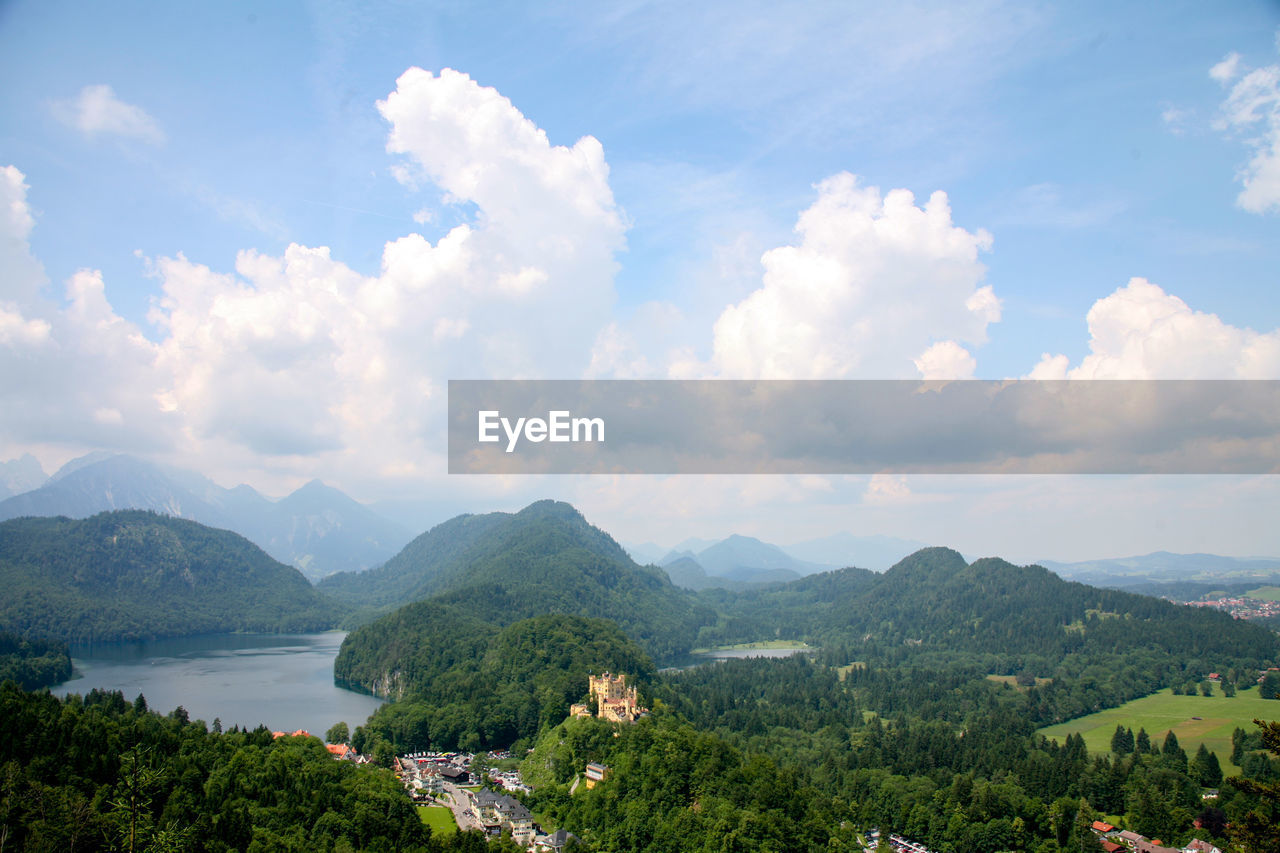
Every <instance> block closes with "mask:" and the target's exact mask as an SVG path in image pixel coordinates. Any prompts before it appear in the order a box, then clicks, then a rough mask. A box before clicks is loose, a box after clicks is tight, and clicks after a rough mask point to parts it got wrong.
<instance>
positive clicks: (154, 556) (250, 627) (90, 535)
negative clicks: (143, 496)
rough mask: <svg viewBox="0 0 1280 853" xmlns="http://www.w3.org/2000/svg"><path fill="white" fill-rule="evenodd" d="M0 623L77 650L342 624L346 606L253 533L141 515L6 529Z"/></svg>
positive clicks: (0, 548)
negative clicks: (83, 644) (76, 645)
mask: <svg viewBox="0 0 1280 853" xmlns="http://www.w3.org/2000/svg"><path fill="white" fill-rule="evenodd" d="M0 584H3V587H4V589H5V591H6V594H5V596H4V598H3V601H0V627H2V628H4V629H6V630H10V631H14V632H16V633H19V634H23V635H27V636H36V637H47V638H52V639H58V640H63V641H68V642H77V641H90V640H92V641H114V640H125V639H137V638H147V637H176V636H184V635H190V634H207V633H219V632H228V631H304V630H318V629H323V628H328V627H332V626H333V625H334V624H335V622H336V621H337V616H338V607H337V605H335V604H334V603H333V602H332V601H330V600H328V599H326V598H325V597H324V596H322V595H321V594H320V593H318V592H316V590H315V589H314V588H312V586H311V584H309V583H308V582H307V580H306V578H304V577H303V576H302V575H301V574H300V573H299V572H298V570H297V569H294V568H290V567H289V566H285V565H283V564H281V563H278V562H276V561H275V560H273V559H271V558H270V557H268V556H267V555H266V554H265V553H264V552H263V551H262V549H260V548H259V547H258V546H256V545H254V544H253V543H251V542H249V541H248V540H247V539H244V538H243V537H241V536H239V535H237V534H235V533H231V532H230V531H226V530H216V529H213V528H210V527H205V526H203V525H200V524H197V523H196V522H194V521H187V520H185V519H180V518H172V517H169V516H164V515H157V514H155V513H152V512H147V511H142V510H124V511H117V512H105V513H101V514H99V515H95V516H93V517H91V518H86V519H82V520H73V519H69V518H65V517H58V518H17V519H11V520H9V521H6V522H3V523H0Z"/></svg>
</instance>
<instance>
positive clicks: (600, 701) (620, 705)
mask: <svg viewBox="0 0 1280 853" xmlns="http://www.w3.org/2000/svg"><path fill="white" fill-rule="evenodd" d="M587 684H588V687H589V688H590V690H591V698H592V700H593V701H594V702H595V703H596V716H597V717H599V718H600V719H602V720H608V721H609V722H612V723H634V722H635V721H636V718H637V717H640V716H643V715H644V714H647V713H649V709H648V708H642V707H640V702H639V700H638V699H637V698H636V689H635V688H634V687H628V686H627V679H626V676H623V675H613V674H611V673H609V672H602V673H601V674H600V675H590V676H587ZM569 713H570V714H572V715H573V716H575V717H589V716H591V708H590V706H588V705H574V706H573V707H571V708H570V709H569Z"/></svg>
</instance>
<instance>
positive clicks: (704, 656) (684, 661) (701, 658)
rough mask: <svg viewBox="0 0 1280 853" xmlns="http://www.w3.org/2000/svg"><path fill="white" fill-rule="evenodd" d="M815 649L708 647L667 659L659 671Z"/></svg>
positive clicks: (778, 656)
mask: <svg viewBox="0 0 1280 853" xmlns="http://www.w3.org/2000/svg"><path fill="white" fill-rule="evenodd" d="M816 651H817V649H814V648H811V647H809V646H787V647H779V648H754V649H708V650H706V651H699V652H690V653H689V654H687V655H684V656H682V657H680V658H677V659H676V660H673V661H668V662H667V664H666V666H664V667H662V669H661V670H660V671H661V672H679V671H680V670H682V669H692V668H693V667H695V666H702V665H703V664H708V663H720V662H721V661H726V660H738V659H741V658H789V657H791V656H792V655H799V654H805V653H807V652H816Z"/></svg>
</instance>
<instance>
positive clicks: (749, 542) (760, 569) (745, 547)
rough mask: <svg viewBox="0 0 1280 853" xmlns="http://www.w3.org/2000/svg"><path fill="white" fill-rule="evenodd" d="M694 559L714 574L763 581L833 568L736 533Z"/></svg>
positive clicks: (786, 579) (792, 577)
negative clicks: (802, 558) (808, 561)
mask: <svg viewBox="0 0 1280 853" xmlns="http://www.w3.org/2000/svg"><path fill="white" fill-rule="evenodd" d="M695 559H697V561H698V565H700V566H702V568H703V569H704V570H705V571H706V573H707V574H709V575H712V576H713V577H722V578H729V579H730V580H739V581H754V582H765V583H769V582H775V581H789V580H795V579H796V578H798V577H801V576H802V575H808V574H813V573H814V572H820V571H826V570H828V569H830V568H832V567H831V566H823V565H818V564H816V563H807V562H805V561H804V560H797V559H796V558H795V557H792V556H791V555H790V554H788V553H786V552H785V551H783V550H782V549H781V548H779V547H778V546H777V545H770V544H769V543H767V542H761V541H760V540H759V539H756V538H754V537H752V536H739V535H737V534H734V535H733V536H730V537H728V538H726V539H722V540H720V541H719V542H717V543H716V544H714V545H712V546H710V547H709V548H704V549H703V550H701V551H699V552H698V553H697V556H696V558H695Z"/></svg>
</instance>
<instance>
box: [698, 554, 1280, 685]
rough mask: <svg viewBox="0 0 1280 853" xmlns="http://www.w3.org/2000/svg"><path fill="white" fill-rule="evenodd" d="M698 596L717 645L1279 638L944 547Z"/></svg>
mask: <svg viewBox="0 0 1280 853" xmlns="http://www.w3.org/2000/svg"><path fill="white" fill-rule="evenodd" d="M702 596H703V597H704V600H708V601H709V602H712V603H715V604H717V605H718V606H719V607H720V608H721V609H722V610H723V611H724V612H725V613H726V618H725V620H724V621H723V622H722V623H721V625H720V626H719V628H718V630H719V635H718V636H713V637H711V638H710V639H712V640H718V641H721V642H740V641H745V640H751V639H759V638H762V637H774V636H781V637H785V638H789V639H791V638H793V639H805V640H811V641H815V642H818V643H820V644H836V643H839V644H861V643H863V642H865V641H874V642H876V643H878V644H880V645H881V646H893V645H899V646H900V645H902V644H912V645H923V646H926V647H934V648H938V649H943V650H947V651H964V652H971V653H989V654H1034V655H1042V656H1045V657H1061V656H1063V655H1066V654H1069V653H1072V652H1074V651H1080V650H1083V649H1095V650H1098V651H1107V652H1110V651H1112V650H1114V649H1117V648H1122V649H1124V648H1127V649H1133V648H1145V647H1150V648H1159V649H1178V650H1180V653H1182V654H1185V655H1187V656H1191V657H1210V658H1212V657H1214V656H1216V655H1221V656H1230V657H1236V658H1241V657H1243V658H1250V659H1258V660H1263V659H1271V658H1274V657H1275V656H1276V655H1277V653H1278V651H1280V636H1277V635H1276V634H1275V633H1273V632H1271V631H1268V630H1266V629H1265V628H1262V627H1260V626H1257V625H1252V624H1249V623H1245V622H1241V621H1239V620H1235V619H1232V618H1231V617H1230V616H1229V615H1227V614H1225V613H1220V612H1217V611H1210V610H1208V609H1205V608H1190V607H1183V606H1180V605H1175V604H1172V603H1170V602H1167V601H1161V600H1159V599H1154V598H1148V597H1146V596H1141V595H1136V594H1133V593H1128V592H1122V591H1118V590H1111V589H1099V588H1096V587H1091V586H1086V585H1084V584H1080V583H1075V582H1069V581H1064V580H1063V579H1061V578H1059V577H1058V576H1056V575H1054V574H1053V573H1052V572H1050V571H1048V570H1047V569H1044V568H1042V567H1040V566H1015V565H1013V564H1011V563H1008V562H1006V561H1004V560H1001V559H997V558H986V559H982V560H977V561H975V562H973V563H971V564H967V563H966V562H965V560H964V558H963V557H962V556H961V555H960V554H959V553H957V552H955V551H952V550H950V549H947V548H927V549H923V550H921V551H918V552H916V553H915V554H912V555H911V556H909V557H907V558H906V559H904V560H902V561H900V562H899V563H898V564H897V565H895V566H893V567H892V568H890V569H889V570H888V571H886V572H885V573H884V574H881V575H876V574H874V573H871V572H867V571H865V570H861V569H842V570H840V571H836V572H829V573H825V574H820V575H813V576H811V577H807V578H803V579H801V580H799V581H795V582H793V583H790V584H786V585H783V586H781V587H772V588H767V589H763V590H759V591H754V592H751V593H744V594H740V595H736V596H734V595H727V594H719V595H717V594H715V593H712V592H705V593H702ZM708 631H710V629H708Z"/></svg>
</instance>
